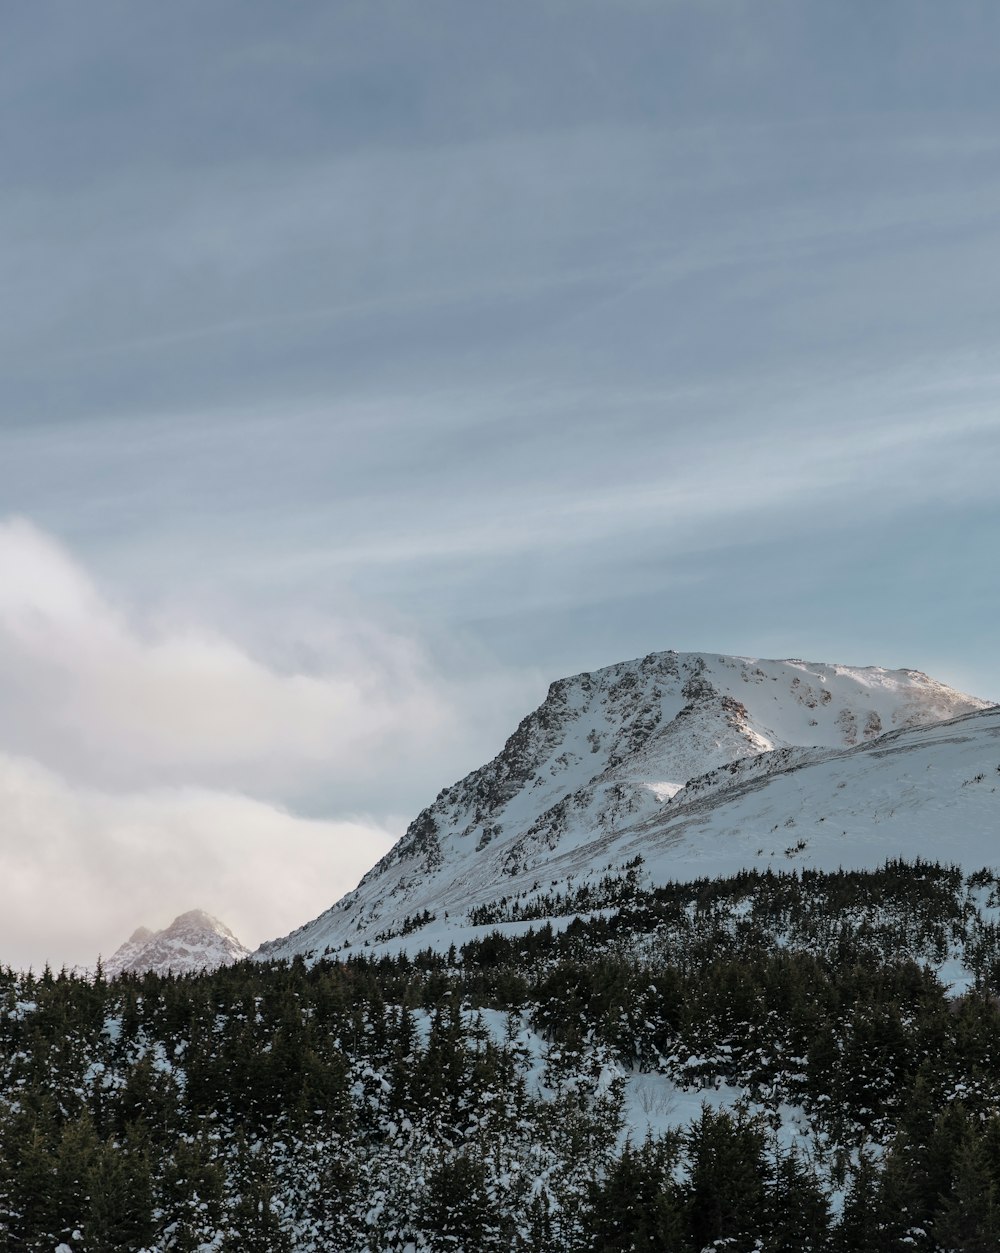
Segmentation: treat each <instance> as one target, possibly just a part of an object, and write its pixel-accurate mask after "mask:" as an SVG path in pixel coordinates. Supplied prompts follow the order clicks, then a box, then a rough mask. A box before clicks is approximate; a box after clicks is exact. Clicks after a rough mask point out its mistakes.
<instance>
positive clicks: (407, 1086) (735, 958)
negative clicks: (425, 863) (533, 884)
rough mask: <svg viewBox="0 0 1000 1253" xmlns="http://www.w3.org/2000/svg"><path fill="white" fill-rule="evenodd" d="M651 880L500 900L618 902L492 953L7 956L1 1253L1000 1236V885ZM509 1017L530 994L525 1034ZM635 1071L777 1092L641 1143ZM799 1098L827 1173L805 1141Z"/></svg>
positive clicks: (768, 1252)
mask: <svg viewBox="0 0 1000 1253" xmlns="http://www.w3.org/2000/svg"><path fill="white" fill-rule="evenodd" d="M619 869H620V870H621V871H622V872H623V873H621V874H618V875H616V874H615V873H614V871H613V868H610V867H609V873H608V875H607V876H606V877H605V879H604V880H603V881H602V882H600V883H598V884H597V885H595V886H587V885H581V886H580V887H579V888H577V889H574V894H572V895H571V896H569V897H566V896H564V897H563V898H561V899H560V900H555V901H547V900H546V898H544V897H542V898H535V903H534V904H533V905H532V904H529V903H528V902H527V901H526V900H521V901H517V900H514V901H501V902H500V903H498V905H497V909H498V910H500V911H501V913H502V914H503V915H504V916H506V917H521V918H524V917H527V916H528V912H527V911H530V910H533V909H537V910H543V909H545V908H548V907H550V906H553V907H555V908H558V909H562V910H564V911H566V912H571V911H574V910H576V909H594V908H596V907H597V905H598V904H599V903H603V904H602V907H604V908H607V907H608V906H609V904H613V905H615V906H617V913H615V912H613V911H612V912H610V913H609V914H607V915H603V914H602V915H595V916H592V917H589V918H581V919H578V920H577V921H575V922H573V923H571V924H570V925H569V926H568V927H566V928H565V929H564V930H562V931H557V930H556V929H555V928H554V927H553V926H551V925H549V924H548V923H543V924H542V925H539V926H536V927H534V928H533V929H531V930H529V931H527V932H526V933H523V934H520V935H515V936H511V935H506V936H504V935H499V934H494V935H492V936H487V937H484V938H482V939H480V940H478V941H477V942H475V943H472V944H468V945H466V946H465V947H464V949H463V950H462V952H461V953H456V952H454V951H452V952H451V953H448V954H445V953H435V952H431V951H430V950H427V951H425V952H423V953H420V954H418V955H417V956H415V957H413V958H406V957H382V958H377V959H375V958H368V959H366V958H364V957H353V956H351V957H348V958H347V959H346V960H344V961H342V962H320V963H319V964H317V965H315V966H313V967H311V968H310V967H307V966H306V964H305V963H304V962H302V961H301V960H299V961H296V962H294V963H292V964H291V965H281V964H271V965H268V964H254V963H246V964H243V965H240V966H234V967H229V968H226V969H223V970H220V971H218V972H216V973H215V974H212V975H207V976H202V977H198V978H177V979H173V978H160V977H156V976H153V975H148V976H142V977H135V976H131V977H127V978H123V979H119V980H115V981H111V982H108V981H107V980H105V979H104V978H103V976H101V975H99V976H98V977H97V978H96V979H94V980H86V979H82V978H79V977H76V976H73V975H70V974H68V973H66V972H60V973H59V974H54V973H53V972H52V971H48V970H47V971H45V972H44V973H43V974H42V975H41V976H32V975H30V974H29V975H23V976H21V975H16V974H14V973H13V972H12V971H0V1247H3V1248H7V1247H9V1248H11V1249H17V1250H20V1249H26V1250H32V1251H34V1250H38V1251H39V1253H41V1251H42V1250H45V1253H51V1250H52V1249H54V1248H55V1247H56V1245H57V1244H59V1243H60V1242H65V1243H67V1244H69V1245H70V1246H71V1247H72V1248H73V1250H74V1253H95V1251H96V1253H104V1251H108V1253H110V1251H112V1250H115V1251H117V1250H128V1249H135V1250H138V1249H140V1248H147V1249H156V1250H160V1249H162V1250H164V1253H166V1251H167V1250H172V1251H177V1253H182V1251H183V1250H195V1249H198V1248H199V1247H200V1246H202V1245H206V1244H212V1243H213V1242H214V1247H217V1248H222V1249H226V1250H236V1249H239V1250H241V1251H252V1250H255V1249H258V1250H268V1251H270V1250H274V1251H275V1253H282V1251H283V1250H289V1251H290V1250H296V1251H297V1250H300V1249H301V1250H303V1253H305V1251H306V1250H318V1249H338V1248H344V1249H362V1248H366V1247H367V1248H371V1249H375V1248H379V1249H394V1248H403V1247H405V1246H406V1244H407V1243H410V1244H412V1245H413V1246H414V1247H415V1248H417V1249H418V1250H420V1251H421V1253H428V1251H429V1250H432V1249H442V1250H450V1249H455V1250H458V1249H467V1250H476V1253H489V1251H490V1250H494V1249H502V1250H504V1251H505V1253H506V1250H525V1251H527V1250H539V1253H541V1251H545V1250H550V1249H554V1248H559V1249H566V1250H568V1251H569V1253H584V1251H585V1250H586V1251H588V1253H589V1251H590V1250H609V1251H612V1250H614V1251H618V1250H622V1251H624V1250H635V1251H639V1250H642V1251H651V1250H660V1249H663V1250H676V1251H677V1253H700V1251H701V1250H702V1249H703V1248H706V1247H713V1246H714V1247H718V1248H722V1247H726V1248H730V1249H737V1250H744V1249H745V1250H747V1251H748V1253H749V1250H751V1249H755V1250H759V1251H760V1253H800V1251H801V1253H810V1251H815V1253H818V1251H819V1250H830V1251H831V1253H875V1251H876V1250H877V1251H878V1253H883V1250H900V1251H902V1250H917V1251H918V1253H920V1251H921V1250H924V1251H925V1253H952V1251H957V1250H962V1251H969V1253H985V1251H986V1250H993V1249H996V1248H997V1247H1000V1049H998V1048H997V1044H996V1041H997V1040H998V1039H1000V1011H998V1003H997V1000H996V994H997V992H998V990H1000V987H998V984H997V981H996V978H997V971H998V970H1000V941H998V935H997V931H996V929H995V928H994V927H993V925H992V924H991V923H989V922H984V921H983V919H982V918H981V917H980V915H979V914H978V912H977V907H976V901H977V900H979V901H980V903H981V902H982V900H983V898H984V895H985V894H988V893H989V892H990V891H995V880H994V878H993V877H992V875H990V874H989V873H988V872H983V874H982V875H980V876H973V877H972V878H971V879H970V880H963V878H962V876H961V874H960V873H959V872H958V871H957V870H955V869H954V868H953V867H943V866H939V865H931V864H928V863H917V864H915V865H910V866H907V865H905V864H904V863H900V862H893V863H890V864H888V865H887V866H886V867H885V868H884V869H883V870H881V871H879V872H873V873H868V874H862V873H847V872H843V873H838V874H833V875H820V874H818V873H815V872H808V871H807V872H803V873H802V874H787V875H776V874H771V873H765V874H759V873H746V874H742V875H738V876H735V877H734V878H732V879H729V880H724V881H707V880H703V881H699V882H697V883H693V884H686V885H682V884H673V885H667V886H665V887H660V888H656V889H652V890H649V889H643V888H642V887H641V884H640V879H639V875H640V870H641V866H640V865H639V864H631V865H629V866H628V867H623V868H619ZM422 921H427V919H423V918H422V916H421V917H418V918H417V919H411V920H410V922H411V926H410V930H413V929H414V927H415V926H418V925H419V924H420V922H422ZM956 945H957V946H959V947H960V948H961V949H962V951H963V952H964V954H965V960H966V963H967V964H968V966H969V967H970V969H972V971H973V972H974V974H975V981H976V985H975V986H974V987H973V988H972V989H971V990H970V991H969V992H968V993H966V994H965V995H963V996H960V997H949V995H948V993H947V990H946V989H945V988H944V987H943V986H942V985H941V983H940V982H939V981H938V979H936V978H935V976H934V974H933V973H932V972H931V970H930V968H929V963H930V962H931V961H934V960H939V959H940V958H942V957H943V956H944V955H945V954H946V953H948V952H949V951H951V950H953V949H954V948H955V946H956ZM479 1008H482V1009H485V1010H492V1011H503V1012H506V1013H509V1014H510V1015H511V1017H510V1029H509V1031H508V1033H507V1038H506V1040H503V1039H501V1038H500V1036H502V1035H503V1032H502V1031H501V1032H500V1035H499V1036H498V1034H497V1032H496V1020H494V1028H493V1033H492V1034H491V1033H490V1032H489V1031H487V1030H486V1029H485V1027H483V1026H481V1025H480V1024H479V1022H478V1019H477V1016H476V1011H477V1010H478V1009H479ZM529 1028H530V1029H532V1030H534V1032H536V1033H537V1035H540V1036H541V1037H543V1038H544V1040H545V1041H546V1047H547V1054H546V1056H545V1057H544V1058H543V1059H541V1060H540V1061H539V1063H538V1067H537V1073H538V1076H539V1077H540V1080H541V1082H542V1084H543V1085H544V1089H545V1090H544V1092H543V1093H541V1094H539V1092H538V1091H537V1090H536V1087H535V1082H536V1080H535V1079H532V1080H531V1081H530V1082H528V1081H527V1079H526V1076H527V1074H528V1070H529V1068H528V1067H527V1066H526V1064H525V1063H524V1059H523V1057H522V1053H523V1051H524V1048H525V1046H524V1044H523V1043H522V1042H520V1039H519V1033H521V1032H524V1031H527V1030H528V1029H529ZM615 1065H617V1066H619V1067H625V1068H631V1069H632V1070H634V1071H643V1070H645V1071H652V1072H656V1073H657V1074H658V1075H666V1076H668V1077H669V1078H670V1079H671V1080H672V1081H673V1082H674V1083H675V1084H677V1085H679V1086H681V1087H687V1088H692V1087H694V1088H699V1087H704V1088H709V1089H710V1088H714V1087H715V1086H717V1085H719V1084H727V1085H730V1086H731V1087H734V1088H738V1089H740V1090H742V1091H743V1092H744V1093H745V1094H746V1098H747V1101H748V1102H751V1103H752V1104H753V1108H754V1109H755V1110H756V1111H757V1112H756V1113H755V1114H753V1115H752V1116H751V1114H750V1113H748V1112H740V1111H739V1110H736V1111H730V1112H726V1111H725V1110H721V1111H720V1110H717V1109H715V1108H711V1107H708V1106H706V1107H705V1108H704V1109H703V1112H702V1113H701V1115H700V1117H699V1118H697V1119H696V1120H695V1121H694V1123H693V1124H692V1125H691V1126H690V1127H688V1128H687V1129H686V1130H683V1131H678V1132H677V1134H674V1133H670V1134H668V1135H666V1136H663V1137H660V1138H657V1137H655V1136H651V1137H650V1138H648V1139H646V1140H644V1141H643V1142H642V1143H640V1144H639V1145H635V1144H631V1143H629V1142H627V1141H626V1140H625V1138H624V1136H623V1135H622V1136H620V1135H619V1130H620V1113H619V1107H618V1087H620V1080H618V1081H615V1082H614V1083H610V1085H609V1082H608V1080H607V1075H608V1074H612V1073H613V1072H614V1067H615ZM602 1076H603V1077H602ZM616 1083H617V1084H618V1087H616V1086H615V1084H616ZM782 1103H785V1104H786V1105H787V1104H792V1105H795V1106H796V1107H798V1108H799V1109H800V1110H801V1111H802V1115H801V1116H802V1117H808V1119H809V1120H810V1122H811V1127H812V1134H813V1140H812V1141H811V1143H813V1144H818V1143H820V1141H822V1145H823V1149H822V1154H821V1156H822V1161H821V1162H820V1163H819V1165H818V1166H817V1165H816V1164H814V1163H812V1162H810V1161H808V1160H807V1158H806V1157H805V1156H804V1154H802V1153H799V1152H797V1151H793V1150H791V1149H789V1148H788V1147H782V1145H783V1144H786V1143H787V1142H786V1141H779V1140H778V1139H777V1138H776V1136H775V1134H774V1130H773V1128H774V1127H775V1126H777V1125H778V1124H779V1122H780V1121H781V1118H782V1114H781V1112H780V1107H781V1106H782ZM834 1189H841V1190H842V1191H843V1193H844V1204H843V1212H842V1216H841V1217H839V1218H836V1217H833V1216H831V1212H830V1206H829V1204H828V1202H829V1198H830V1195H831V1193H832V1192H833V1190H834ZM74 1233H79V1234H74ZM727 1242H728V1243H727Z"/></svg>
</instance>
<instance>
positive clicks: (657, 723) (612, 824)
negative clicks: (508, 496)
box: [261, 652, 988, 956]
mask: <svg viewBox="0 0 1000 1253" xmlns="http://www.w3.org/2000/svg"><path fill="white" fill-rule="evenodd" d="M987 707H988V702H985V701H981V700H977V699H976V698H974V697H970V696H966V695H964V694H962V693H960V692H956V691H954V690H952V689H951V688H948V687H946V686H944V685H943V684H941V683H938V682H936V681H935V680H933V679H931V678H929V677H928V676H927V675H925V674H922V673H921V672H919V671H915V670H885V669H881V668H878V667H868V668H855V667H850V666H838V665H823V664H815V663H811V662H803V661H798V660H788V661H763V660H755V659H750V658H742V657H721V656H718V655H716V654H698V653H675V652H666V653H654V654H651V655H650V656H648V657H645V658H643V659H641V660H637V661H629V662H622V663H620V664H618V665H615V666H609V667H607V668H606V669H604V670H599V671H596V672H595V673H592V674H589V673H588V674H581V675H576V676H575V677H573V678H568V679H562V680H559V681H558V682H556V683H553V684H552V686H551V687H550V689H549V693H548V695H547V697H546V699H545V701H544V702H543V703H542V704H541V705H540V706H539V708H538V709H536V710H535V711H534V712H533V713H531V714H529V715H528V716H527V717H526V718H525V719H524V720H523V721H522V722H521V724H520V726H519V727H518V728H517V730H516V731H515V732H514V734H513V735H512V736H511V737H510V739H509V740H508V741H507V743H506V744H505V745H504V747H503V749H502V750H501V752H500V753H499V754H498V755H497V756H496V757H495V758H494V759H493V760H492V761H491V762H489V763H488V764H486V765H485V766H483V767H481V768H480V769H478V770H475V771H473V772H472V773H471V774H470V775H468V776H466V778H464V779H462V780H461V781H459V782H458V783H456V784H454V785H452V786H451V787H448V788H445V789H444V790H443V791H442V792H440V793H439V795H438V797H437V799H436V800H435V801H434V803H433V804H432V805H430V806H429V807H428V808H427V809H425V810H424V811H423V812H422V813H421V814H420V815H419V816H418V817H417V818H416V819H415V820H414V822H413V823H412V824H411V825H410V827H409V829H408V830H407V832H406V834H405V835H404V836H403V838H402V839H401V840H400V841H399V843H398V844H397V845H396V846H395V847H394V848H393V849H391V850H390V852H389V853H388V854H387V855H386V856H385V857H384V858H383V859H382V861H380V862H379V863H378V864H377V865H376V866H375V867H374V868H373V869H372V870H371V871H369V872H368V874H367V875H366V876H365V877H364V879H363V880H362V881H361V883H360V884H359V886H358V887H357V888H356V889H355V890H354V891H353V892H351V893H349V894H348V895H347V896H345V897H344V898H343V899H342V900H341V901H339V902H338V903H337V904H336V905H334V906H333V908H331V909H330V910H328V911H327V912H326V913H325V914H323V915H321V917H320V918H318V919H317V920H316V921H315V922H313V923H310V924H307V925H306V926H305V927H302V928H300V929H299V930H298V931H297V932H294V933H293V934H292V935H291V936H288V937H286V938H285V939H284V940H279V941H274V942H272V943H271V944H268V945H265V946H263V948H262V949H261V955H262V956H290V955H293V954H295V953H300V952H301V953H307V954H309V953H312V954H315V953H319V952H322V951H324V950H327V949H337V948H339V947H341V946H342V945H344V944H345V943H351V944H355V945H356V944H357V943H359V942H361V943H365V942H366V941H367V942H368V943H369V944H370V943H374V942H379V941H380V940H383V939H385V938H386V937H392V936H398V935H400V934H401V933H404V932H406V933H408V932H409V931H410V930H413V929H415V927H416V926H417V924H418V923H419V924H420V925H421V926H427V930H426V931H423V930H421V932H420V937H419V938H420V939H421V940H422V941H423V942H424V943H426V942H430V939H431V938H432V937H433V936H434V935H436V934H437V932H439V931H442V922H443V918H444V915H445V914H446V913H447V915H448V919H449V923H450V926H449V927H447V928H443V931H442V933H443V934H445V933H449V932H451V931H454V929H455V927H456V926H458V925H460V924H461V922H462V920H463V919H466V917H467V913H468V910H469V908H470V907H471V906H474V905H476V904H477V903H481V902H486V901H492V900H495V899H497V898H499V897H510V896H514V895H524V894H530V893H537V892H540V891H543V890H544V891H549V890H555V889H556V888H557V887H559V886H560V885H565V884H568V883H569V882H570V881H571V880H572V881H573V882H575V883H576V884H579V882H580V881H581V880H586V879H588V878H594V877H595V876H598V875H599V874H601V873H603V872H605V871H607V870H608V869H611V868H613V867H614V864H615V859H616V858H617V857H619V856H621V855H623V854H624V852H625V850H629V857H630V858H634V857H635V856H640V857H642V858H643V860H644V861H650V860H651V861H652V862H655V864H656V866H657V867H658V869H656V871H655V874H656V875H658V876H659V877H661V878H662V877H678V876H680V874H681V872H682V862H683V858H682V857H681V855H680V854H681V850H680V847H679V845H680V844H684V847H685V848H687V843H688V842H689V841H691V842H693V845H694V848H695V851H697V847H696V846H697V837H696V835H695V834H691V835H690V836H684V837H683V838H682V836H681V835H680V834H679V829H678V828H677V826H676V823H677V821H678V820H679V818H680V816H681V814H682V813H683V812H686V809H687V807H688V806H690V805H691V804H692V803H694V801H695V799H698V804H699V806H700V808H701V810H702V811H704V810H705V809H706V807H711V805H714V804H718V803H721V802H720V797H721V795H722V792H723V791H724V790H725V783H726V781H727V780H728V781H729V782H730V783H732V784H736V783H737V782H745V781H746V775H747V766H746V765H745V764H744V765H739V766H737V764H736V763H746V762H747V761H748V760H749V761H754V760H757V761H758V765H757V768H756V769H757V774H756V776H755V777H756V779H757V780H758V781H759V780H760V779H762V778H764V777H765V776H767V777H769V776H770V775H771V774H774V773H776V772H781V771H787V770H789V769H791V768H792V767H796V768H797V767H798V766H800V765H802V764H804V763H805V762H807V761H813V760H819V759H820V758H824V759H825V758H828V757H831V756H839V755H843V754H850V753H852V752H857V751H863V749H864V747H865V746H866V745H873V744H875V743H876V742H878V741H879V740H880V737H882V736H884V735H887V734H889V733H891V732H900V731H903V732H905V731H907V730H909V729H911V728H916V727H921V726H927V725H929V724H934V723H938V722H941V721H943V720H947V719H952V718H955V717H958V716H961V715H964V714H969V713H973V712H976V711H978V710H982V709H985V708H987ZM712 772H719V774H718V776H717V777H716V780H715V782H714V783H713V784H711V785H709V784H707V783H706V784H702V785H701V788H700V792H699V797H698V798H696V796H695V792H696V791H698V789H697V788H692V787H687V786H686V785H688V784H689V781H691V780H695V779H700V778H701V777H702V776H705V775H707V774H711V773H712ZM730 772H731V773H730ZM708 793H711V795H712V797H714V800H711V801H710V800H709V799H708ZM783 820H784V818H783V819H782V821H783ZM737 825H738V820H737ZM754 829H755V830H756V827H755V828H754ZM685 830H688V828H685ZM767 834H770V831H768V832H767ZM765 843H766V844H767V849H768V850H770V848H771V845H772V844H774V843H776V841H774V840H773V839H772V840H769V841H761V842H760V843H759V844H758V845H755V846H754V853H753V855H752V857H751V860H753V859H754V858H756V857H757V852H756V850H757V848H760V849H761V853H760V856H762V857H763V856H765V850H764V847H763V846H764V844H765ZM777 843H780V841H777ZM671 850H673V852H672V853H671ZM783 851H784V845H782V847H781V848H780V849H778V850H777V852H775V853H774V856H779V855H781V854H782V853H783ZM803 851H804V850H799V852H803ZM661 854H662V857H661ZM767 855H770V853H769V852H768V854H767ZM740 856H741V857H743V858H744V859H745V858H746V856H749V854H746V853H745V851H744V852H742V853H741V854H740ZM678 859H679V860H678ZM737 860H738V861H739V858H737ZM741 864H742V863H741ZM672 866H673V867H674V868H673V869H671V867H672ZM646 873H654V872H653V871H652V870H648V871H647V872H646ZM430 915H433V916H434V919H433V920H431V919H430ZM430 921H434V922H435V923H436V926H428V925H427V924H428V923H429V922H430ZM425 937H426V938H425ZM456 938H457V937H456Z"/></svg>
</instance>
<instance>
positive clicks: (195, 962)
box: [104, 909, 249, 978]
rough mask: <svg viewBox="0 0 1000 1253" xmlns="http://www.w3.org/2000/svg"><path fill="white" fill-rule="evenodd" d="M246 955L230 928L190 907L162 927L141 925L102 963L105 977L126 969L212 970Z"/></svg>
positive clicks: (157, 971) (201, 911)
mask: <svg viewBox="0 0 1000 1253" xmlns="http://www.w3.org/2000/svg"><path fill="white" fill-rule="evenodd" d="M247 956H249V950H248V949H245V948H244V947H243V945H242V944H241V943H240V942H239V940H238V939H237V938H236V936H235V935H233V933H232V931H230V930H229V928H228V927H227V926H226V925H225V924H224V923H221V922H219V920H218V918H213V917H212V915H211V914H206V913H205V912H204V910H201V909H192V910H190V911H189V912H188V913H186V914H181V915H180V916H179V917H177V918H175V919H174V920H173V922H172V923H171V924H170V926H169V927H165V928H164V930H162V931H150V930H149V929H148V928H147V927H140V928H139V929H138V930H137V931H134V932H133V933H132V935H131V936H130V937H129V938H128V939H127V940H126V941H125V943H124V944H123V945H122V946H121V947H120V948H119V949H116V950H115V952H114V953H113V954H112V955H111V956H110V957H109V958H108V960H107V961H106V962H105V963H104V973H105V975H106V976H107V977H108V978H113V977H114V976H115V975H119V974H124V973H125V972H126V971H133V972H136V973H140V972H142V971H146V970H150V971H153V973H154V974H160V975H165V974H167V973H169V972H171V971H172V972H173V973H174V974H189V973H193V972H195V971H198V970H215V969H216V968H217V967H219V966H227V965H229V964H230V963H231V962H237V961H241V960H242V959H243V958H244V957H247Z"/></svg>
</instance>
